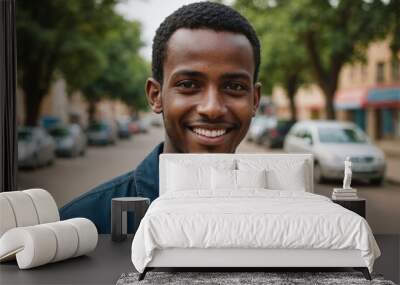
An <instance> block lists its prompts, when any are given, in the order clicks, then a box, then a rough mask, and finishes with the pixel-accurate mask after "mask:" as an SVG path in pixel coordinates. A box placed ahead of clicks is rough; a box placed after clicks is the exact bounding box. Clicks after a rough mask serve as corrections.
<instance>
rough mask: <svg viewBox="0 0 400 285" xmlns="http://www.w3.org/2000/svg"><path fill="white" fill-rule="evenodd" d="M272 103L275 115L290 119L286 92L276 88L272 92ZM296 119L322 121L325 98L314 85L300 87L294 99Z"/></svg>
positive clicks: (324, 114)
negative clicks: (274, 107)
mask: <svg viewBox="0 0 400 285" xmlns="http://www.w3.org/2000/svg"><path fill="white" fill-rule="evenodd" d="M272 101H273V102H274V104H275V106H276V115H277V116H278V117H279V118H282V119H290V118H291V113H290V102H289V98H288V97H287V96H286V91H285V90H284V89H283V88H281V87H279V86H277V87H275V88H274V90H273V92H272ZM294 101H295V105H296V110H297V119H298V120H306V119H315V120H316V119H323V118H325V116H326V112H325V98H324V95H323V93H322V91H321V89H320V88H319V87H318V86H317V85H315V84H312V85H309V86H305V87H301V88H300V89H299V90H298V91H297V93H296V96H295V98H294Z"/></svg>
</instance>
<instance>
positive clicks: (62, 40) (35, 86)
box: [16, 0, 116, 125]
mask: <svg viewBox="0 0 400 285" xmlns="http://www.w3.org/2000/svg"><path fill="white" fill-rule="evenodd" d="M16 3H17V13H16V25H17V54H18V82H19V85H20V86H21V87H22V89H23V90H24V92H25V94H26V123H27V125H35V124H36V123H37V119H38V113H39V107H40V104H41V102H42V99H43V97H44V96H45V95H46V94H47V92H48V90H49V87H50V85H51V83H52V82H53V80H54V79H55V78H57V77H59V76H62V77H63V78H65V79H66V81H67V84H68V85H69V86H71V87H73V88H75V87H76V86H83V85H85V84H87V83H88V82H90V81H92V80H94V79H95V78H97V77H98V76H99V74H100V73H101V72H102V70H103V69H104V68H105V67H106V63H107V62H106V57H105V56H104V54H103V53H102V52H101V50H99V49H98V46H99V44H100V43H101V41H102V39H103V36H104V35H105V33H106V32H107V31H108V30H109V29H110V28H111V26H110V23H109V22H108V18H109V16H110V15H113V14H114V13H115V12H114V6H115V3H116V0H100V1H99V0H85V1H81V0H69V1H53V0H43V1H40V5H38V3H36V2H35V1H16Z"/></svg>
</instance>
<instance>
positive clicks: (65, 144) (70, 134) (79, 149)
mask: <svg viewBox="0 0 400 285" xmlns="http://www.w3.org/2000/svg"><path fill="white" fill-rule="evenodd" d="M49 133H50V135H51V136H52V137H53V138H54V140H55V142H56V154H57V155H58V156H70V157H75V156H78V155H82V156H83V155H84V154H85V152H86V146H87V138H86V135H85V133H84V132H83V131H82V129H81V127H80V126H79V125H77V124H71V125H66V126H56V127H53V128H52V129H50V131H49Z"/></svg>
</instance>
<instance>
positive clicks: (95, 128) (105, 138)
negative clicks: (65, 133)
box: [87, 121, 117, 145]
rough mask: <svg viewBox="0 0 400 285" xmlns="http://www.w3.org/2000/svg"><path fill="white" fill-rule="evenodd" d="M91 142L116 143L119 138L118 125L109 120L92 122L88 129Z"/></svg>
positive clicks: (98, 143)
mask: <svg viewBox="0 0 400 285" xmlns="http://www.w3.org/2000/svg"><path fill="white" fill-rule="evenodd" d="M87 137H88V142H89V144H92V145H108V144H115V142H116V140H117V130H116V127H115V126H114V125H113V124H112V123H109V122H106V121H100V122H92V123H91V124H90V125H89V128H88V130H87Z"/></svg>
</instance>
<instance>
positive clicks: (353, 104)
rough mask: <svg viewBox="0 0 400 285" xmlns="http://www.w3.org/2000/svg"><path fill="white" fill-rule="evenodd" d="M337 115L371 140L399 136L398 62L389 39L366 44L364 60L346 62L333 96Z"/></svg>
mask: <svg viewBox="0 0 400 285" xmlns="http://www.w3.org/2000/svg"><path fill="white" fill-rule="evenodd" d="M335 108H336V110H337V115H338V116H337V117H338V119H342V120H350V121H353V122H355V123H356V124H357V125H358V126H360V127H361V128H363V129H364V130H365V131H366V132H367V133H368V135H369V136H370V137H372V138H373V139H375V140H387V139H389V140H391V139H400V66H399V57H398V58H397V60H393V58H392V53H391V50H390V48H389V41H382V42H377V43H373V44H371V45H370V46H369V48H368V50H367V55H366V61H365V63H356V64H353V65H347V66H345V67H344V68H343V70H342V72H341V74H340V77H339V88H338V91H337V93H336V96H335Z"/></svg>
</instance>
